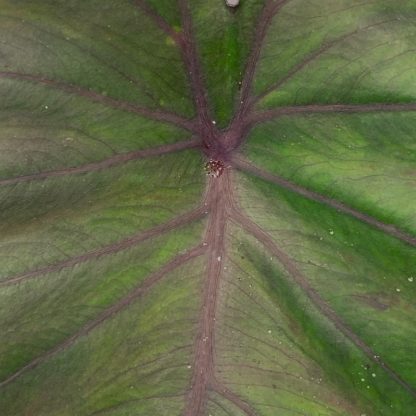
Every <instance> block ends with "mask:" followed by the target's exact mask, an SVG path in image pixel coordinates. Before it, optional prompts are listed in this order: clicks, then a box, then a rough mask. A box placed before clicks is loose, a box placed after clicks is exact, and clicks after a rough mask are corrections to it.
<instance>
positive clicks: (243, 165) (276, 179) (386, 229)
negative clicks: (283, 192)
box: [233, 156, 416, 246]
mask: <svg viewBox="0 0 416 416" xmlns="http://www.w3.org/2000/svg"><path fill="white" fill-rule="evenodd" d="M233 165H234V166H235V167H237V168H238V169H241V170H242V171H244V172H248V173H252V174H254V175H256V176H258V177H260V178H262V179H264V180H266V181H268V182H272V183H275V184H276V185H278V186H280V187H282V188H284V189H288V190H289V191H292V192H295V193H297V194H299V195H302V196H303V197H305V198H308V199H311V200H313V201H316V202H319V203H322V204H325V205H328V206H330V207H332V208H334V209H336V210H337V211H339V212H342V213H344V214H347V215H350V216H352V217H354V218H357V219H358V220H360V221H363V222H365V223H367V224H369V225H371V226H373V227H375V228H377V229H378V230H380V231H382V232H383V233H386V234H389V235H391V236H393V237H395V238H398V239H399V240H402V241H404V242H406V243H407V244H410V245H412V246H416V237H413V236H411V235H409V234H406V233H405V232H403V231H402V230H400V229H399V228H397V227H396V226H394V225H392V224H386V223H384V222H382V221H379V220H377V219H376V218H373V217H372V216H370V215H368V214H364V213H363V212H360V211H358V210H356V209H354V208H351V207H349V206H348V205H346V204H344V203H342V202H340V201H337V200H336V199H333V198H329V197H327V196H325V195H322V194H319V193H317V192H314V191H310V190H309V189H306V188H304V187H302V186H300V185H297V184H295V183H293V182H291V181H288V180H287V179H284V178H282V177H281V176H278V175H274V174H271V173H269V172H267V171H265V170H264V169H261V168H259V167H257V166H254V165H253V164H251V163H250V162H249V161H247V160H245V159H244V158H242V157H241V156H236V157H234V158H233Z"/></svg>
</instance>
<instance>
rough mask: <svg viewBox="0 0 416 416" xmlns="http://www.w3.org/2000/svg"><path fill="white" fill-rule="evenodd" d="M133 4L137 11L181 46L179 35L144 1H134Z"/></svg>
mask: <svg viewBox="0 0 416 416" xmlns="http://www.w3.org/2000/svg"><path fill="white" fill-rule="evenodd" d="M134 4H135V5H136V6H137V7H138V8H139V9H141V10H143V12H144V13H146V15H147V16H149V17H150V18H151V19H152V20H153V21H154V22H155V23H156V25H157V26H158V27H159V29H161V30H162V31H163V32H164V33H165V34H166V35H168V36H170V37H171V38H172V39H173V40H174V41H175V42H176V44H178V45H180V44H181V36H180V33H178V32H175V31H174V30H173V28H172V26H171V25H170V24H169V23H168V22H167V21H166V20H165V19H164V18H163V17H162V16H161V15H160V14H158V13H157V12H156V11H155V9H154V8H153V7H151V6H150V5H149V4H148V3H147V2H146V0H135V1H134Z"/></svg>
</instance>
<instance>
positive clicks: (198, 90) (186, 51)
mask: <svg viewBox="0 0 416 416" xmlns="http://www.w3.org/2000/svg"><path fill="white" fill-rule="evenodd" d="M178 2H179V8H180V12H181V19H182V26H183V28H182V29H183V35H184V36H183V38H182V58H183V60H184V63H185V67H186V69H187V72H188V77H189V80H190V83H191V89H192V92H193V96H194V101H195V107H196V111H197V117H198V120H199V126H198V127H199V134H200V135H201V138H202V139H203V140H204V142H205V143H207V144H209V145H211V146H215V143H216V133H215V128H214V126H213V124H212V118H211V116H210V111H209V105H208V101H207V96H208V92H207V90H206V87H205V85H204V81H203V74H202V69H201V63H200V58H199V56H198V52H197V47H196V41H195V34H194V30H193V27H192V16H191V11H190V9H189V3H188V0H178Z"/></svg>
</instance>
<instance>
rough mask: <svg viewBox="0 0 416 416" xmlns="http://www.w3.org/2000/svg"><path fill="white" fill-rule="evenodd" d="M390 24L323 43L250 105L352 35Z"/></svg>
mask: <svg viewBox="0 0 416 416" xmlns="http://www.w3.org/2000/svg"><path fill="white" fill-rule="evenodd" d="M392 22H397V19H389V20H384V21H382V22H378V23H374V24H371V25H367V26H364V27H359V28H358V29H356V30H353V31H351V32H349V33H346V34H345V35H342V36H339V37H338V38H336V39H334V40H332V41H330V42H326V43H324V44H323V45H322V46H321V47H320V48H318V49H317V50H315V51H314V52H312V53H311V54H310V55H309V56H307V57H306V58H305V59H303V60H302V61H301V62H300V63H299V64H297V65H295V66H294V67H293V68H292V69H291V70H290V71H289V72H288V73H287V74H286V76H284V77H283V78H282V79H280V80H278V81H277V82H275V83H274V84H272V85H271V86H270V87H269V88H267V89H266V90H265V91H264V92H263V93H261V94H259V95H258V96H257V97H255V99H254V100H252V102H251V104H255V103H256V102H258V101H259V100H261V99H262V98H264V97H266V96H267V95H269V94H270V93H272V92H273V91H276V90H277V89H278V88H279V87H281V86H282V85H284V84H286V82H287V81H289V80H290V79H292V78H293V77H294V76H295V75H296V74H298V73H299V72H300V71H302V70H303V69H304V68H305V67H306V66H308V65H309V64H311V63H313V62H314V61H316V59H317V58H318V57H320V56H322V55H323V54H325V52H328V51H329V50H330V49H331V48H333V47H334V46H335V45H337V44H339V43H341V42H343V41H344V40H346V39H348V38H350V37H352V36H354V35H357V34H358V33H362V32H364V31H366V30H369V29H373V28H374V27H377V26H381V25H384V24H386V23H392Z"/></svg>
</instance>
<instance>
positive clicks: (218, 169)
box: [205, 159, 225, 178]
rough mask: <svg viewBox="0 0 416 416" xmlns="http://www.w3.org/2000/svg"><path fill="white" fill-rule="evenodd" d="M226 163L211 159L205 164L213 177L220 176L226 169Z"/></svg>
mask: <svg viewBox="0 0 416 416" xmlns="http://www.w3.org/2000/svg"><path fill="white" fill-rule="evenodd" d="M224 168H225V166H224V163H223V162H222V161H221V160H214V159H210V160H209V162H207V163H206V164H205V171H206V172H207V175H208V176H212V177H213V178H218V177H219V176H221V174H222V173H223V171H224Z"/></svg>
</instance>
